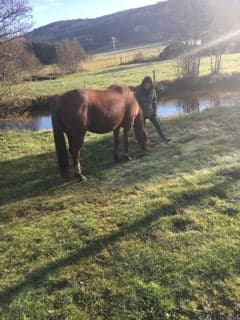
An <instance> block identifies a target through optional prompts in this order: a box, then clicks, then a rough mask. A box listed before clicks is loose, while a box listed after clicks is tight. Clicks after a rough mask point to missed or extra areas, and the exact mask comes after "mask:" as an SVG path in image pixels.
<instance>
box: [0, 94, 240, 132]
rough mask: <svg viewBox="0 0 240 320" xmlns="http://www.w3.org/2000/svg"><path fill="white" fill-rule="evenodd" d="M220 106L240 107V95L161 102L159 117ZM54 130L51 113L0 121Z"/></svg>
mask: <svg viewBox="0 0 240 320" xmlns="http://www.w3.org/2000/svg"><path fill="white" fill-rule="evenodd" d="M220 106H230V107H232V106H240V93H231V92H229V93H224V94H212V95H211V96H196V95H195V96H194V95H191V96H185V97H184V98H179V99H171V100H167V101H160V102H159V105H158V110H157V113H158V115H159V117H161V118H164V117H171V116H181V115H184V114H188V113H192V112H201V111H203V110H205V109H209V108H216V107H220ZM51 128H52V123H51V117H50V115H49V113H46V112H42V113H34V114H32V115H31V116H30V117H28V118H24V119H19V118H11V119H0V130H34V131H40V130H49V129H51Z"/></svg>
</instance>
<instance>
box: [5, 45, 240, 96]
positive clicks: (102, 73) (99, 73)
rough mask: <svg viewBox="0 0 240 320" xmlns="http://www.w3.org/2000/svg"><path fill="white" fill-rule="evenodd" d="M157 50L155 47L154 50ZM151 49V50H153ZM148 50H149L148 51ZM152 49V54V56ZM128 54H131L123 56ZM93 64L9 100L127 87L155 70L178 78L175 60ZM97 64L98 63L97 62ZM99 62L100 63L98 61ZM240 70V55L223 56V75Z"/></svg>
mask: <svg viewBox="0 0 240 320" xmlns="http://www.w3.org/2000/svg"><path fill="white" fill-rule="evenodd" d="M153 49H154V50H156V48H153ZM153 49H152V50H153ZM145 50H147V49H145ZM151 52H152V51H151V50H150V53H149V54H151ZM124 54H125V55H128V54H129V53H124ZM94 59H95V60H93V61H92V62H91V64H92V65H91V66H90V67H89V70H87V71H83V72H81V73H77V74H73V75H68V76H64V77H61V78H58V79H56V80H50V81H41V82H28V83H24V84H20V85H17V86H14V87H12V88H11V92H10V99H13V97H15V96H16V97H19V98H20V99H23V98H35V97H39V96H47V95H51V94H58V93H63V92H65V91H67V90H70V89H74V88H82V87H85V86H86V87H89V88H106V87H108V86H109V85H110V84H112V83H116V82H122V83H126V84H128V85H136V84H138V83H140V82H141V80H142V79H143V78H144V77H145V76H146V75H152V71H153V70H155V71H156V80H157V81H161V80H172V79H174V78H175V77H176V72H175V71H176V68H175V62H174V61H170V62H169V61H167V62H152V63H142V64H132V65H123V66H116V65H115V66H112V67H107V68H106V67H103V68H102V67H101V59H103V61H105V59H107V60H109V61H111V59H112V55H109V54H108V55H107V54H106V55H98V56H96V57H95V58H94ZM94 61H95V62H94ZM99 61H100V62H99ZM239 71H240V54H229V55H224V57H223V68H222V72H223V73H231V72H239ZM209 72H210V59H209V58H204V59H202V64H201V75H206V74H208V73H209Z"/></svg>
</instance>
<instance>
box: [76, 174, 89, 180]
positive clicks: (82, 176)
mask: <svg viewBox="0 0 240 320" xmlns="http://www.w3.org/2000/svg"><path fill="white" fill-rule="evenodd" d="M78 178H79V181H80V182H85V181H87V180H88V179H87V177H85V176H84V175H83V174H82V175H81V176H79V177H78Z"/></svg>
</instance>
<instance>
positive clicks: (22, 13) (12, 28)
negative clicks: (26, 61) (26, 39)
mask: <svg viewBox="0 0 240 320" xmlns="http://www.w3.org/2000/svg"><path fill="white" fill-rule="evenodd" d="M30 22H31V8H30V7H29V5H28V2H27V1H26V0H0V80H1V81H3V80H6V81H10V79H12V75H13V74H15V75H16V70H14V69H15V66H16V59H18V58H19V56H20V55H21V53H22V48H20V47H21V44H20V43H19V42H16V41H15V39H16V38H18V37H21V35H22V34H24V33H25V32H26V31H27V30H28V28H29V27H30V25H31V24H30ZM8 73H9V74H8Z"/></svg>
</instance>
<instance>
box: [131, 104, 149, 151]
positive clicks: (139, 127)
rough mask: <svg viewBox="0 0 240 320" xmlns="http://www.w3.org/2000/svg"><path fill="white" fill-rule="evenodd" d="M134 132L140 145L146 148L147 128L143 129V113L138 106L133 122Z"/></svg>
mask: <svg viewBox="0 0 240 320" xmlns="http://www.w3.org/2000/svg"><path fill="white" fill-rule="evenodd" d="M134 132H135V136H136V139H137V141H138V142H139V144H140V146H141V147H142V149H143V150H146V149H147V140H148V135H147V130H146V129H145V125H144V119H143V114H142V110H141V109H140V107H139V113H138V115H137V117H136V118H135V122H134Z"/></svg>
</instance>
